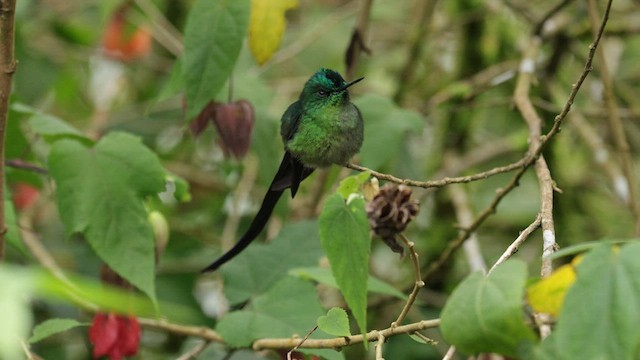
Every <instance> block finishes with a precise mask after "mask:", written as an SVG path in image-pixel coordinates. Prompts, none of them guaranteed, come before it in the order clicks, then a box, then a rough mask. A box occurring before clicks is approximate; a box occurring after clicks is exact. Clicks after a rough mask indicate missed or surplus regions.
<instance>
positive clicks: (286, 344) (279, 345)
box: [253, 319, 440, 351]
mask: <svg viewBox="0 0 640 360" xmlns="http://www.w3.org/2000/svg"><path fill="white" fill-rule="evenodd" d="M438 326H440V319H433V320H422V321H418V322H416V323H412V324H407V325H401V326H394V327H389V328H386V329H384V330H373V331H370V332H369V333H367V336H366V339H367V341H369V342H373V341H376V340H378V337H379V336H380V335H383V336H384V337H385V338H389V337H391V336H394V335H398V334H411V333H413V332H416V331H418V330H424V329H430V328H434V327H438ZM364 339H365V337H363V336H362V334H359V335H352V336H344V337H337V338H333V339H309V340H307V341H305V342H304V344H302V345H301V346H300V347H301V348H313V349H335V348H341V347H343V346H348V345H353V344H357V343H361V342H363V341H364ZM299 342H300V339H298V338H295V337H293V338H282V339H259V340H256V341H255V342H254V343H253V350H256V351H257V350H264V349H291V348H292V347H294V346H296V344H298V343H299Z"/></svg>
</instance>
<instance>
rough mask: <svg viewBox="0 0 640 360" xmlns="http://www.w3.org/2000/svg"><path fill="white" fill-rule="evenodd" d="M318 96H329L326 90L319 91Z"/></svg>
mask: <svg viewBox="0 0 640 360" xmlns="http://www.w3.org/2000/svg"><path fill="white" fill-rule="evenodd" d="M318 95H320V96H327V92H326V91H324V90H318Z"/></svg>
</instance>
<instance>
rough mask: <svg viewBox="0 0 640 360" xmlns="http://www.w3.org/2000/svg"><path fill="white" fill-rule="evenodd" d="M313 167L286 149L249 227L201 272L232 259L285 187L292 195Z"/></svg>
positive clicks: (252, 236) (266, 218)
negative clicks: (303, 162)
mask: <svg viewBox="0 0 640 360" xmlns="http://www.w3.org/2000/svg"><path fill="white" fill-rule="evenodd" d="M313 170H314V168H310V167H306V166H304V165H303V164H302V163H301V162H300V160H298V159H296V158H295V157H293V156H292V155H291V154H290V153H289V152H288V151H287V152H285V154H284V158H283V159H282V163H280V168H279V169H278V172H277V173H276V176H275V177H274V179H273V181H272V182H271V186H269V191H268V192H267V194H266V195H265V196H264V200H262V205H261V206H260V210H258V213H257V214H256V217H255V218H254V219H253V221H252V222H251V225H250V226H249V229H248V230H247V232H246V233H245V234H244V235H242V237H241V238H240V240H238V242H237V243H236V244H235V245H234V246H233V247H232V248H231V250H229V251H227V252H226V253H225V254H224V255H222V256H221V257H220V258H218V260H216V261H214V262H213V263H212V264H211V265H209V266H207V267H206V268H205V269H204V270H202V272H208V271H214V270H216V269H218V268H219V267H220V266H222V265H223V264H224V263H226V262H227V261H229V260H231V259H233V258H234V257H235V256H236V255H238V254H240V253H241V252H242V250H244V249H245V248H246V247H247V246H249V244H251V242H252V241H253V240H254V239H255V238H256V237H258V235H260V232H262V229H264V226H265V225H266V224H267V221H269V218H270V217H271V213H272V212H273V208H275V206H276V204H277V203H278V200H279V199H280V196H282V193H283V192H284V190H285V189H288V188H290V189H291V197H294V196H295V194H296V192H297V190H298V186H299V185H300V182H301V181H302V180H304V179H305V178H306V177H307V176H309V175H311V173H312V172H313Z"/></svg>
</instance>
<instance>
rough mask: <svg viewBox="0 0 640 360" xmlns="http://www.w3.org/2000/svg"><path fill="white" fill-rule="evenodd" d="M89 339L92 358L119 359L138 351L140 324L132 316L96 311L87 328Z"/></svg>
mask: <svg viewBox="0 0 640 360" xmlns="http://www.w3.org/2000/svg"><path fill="white" fill-rule="evenodd" d="M89 341H91V343H92V344H93V358H94V359H97V358H99V357H101V356H108V357H109V359H110V360H120V359H122V358H123V357H125V356H133V355H135V354H136V353H137V352H138V345H139V344H140V324H138V320H137V319H136V317H134V316H122V315H117V314H114V313H97V314H96V316H95V317H94V318H93V324H92V325H91V329H89Z"/></svg>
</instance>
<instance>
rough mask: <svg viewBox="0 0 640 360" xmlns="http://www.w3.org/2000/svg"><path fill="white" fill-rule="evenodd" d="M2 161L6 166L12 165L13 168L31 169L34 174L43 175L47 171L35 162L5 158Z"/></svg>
mask: <svg viewBox="0 0 640 360" xmlns="http://www.w3.org/2000/svg"><path fill="white" fill-rule="evenodd" d="M4 163H5V165H6V166H8V167H12V168H14V169H21V170H26V171H31V172H34V173H36V174H43V175H44V174H46V173H47V169H45V168H43V167H41V166H38V165H35V164H31V163H28V162H26V161H23V160H21V159H9V160H6V161H5V162H4Z"/></svg>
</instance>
